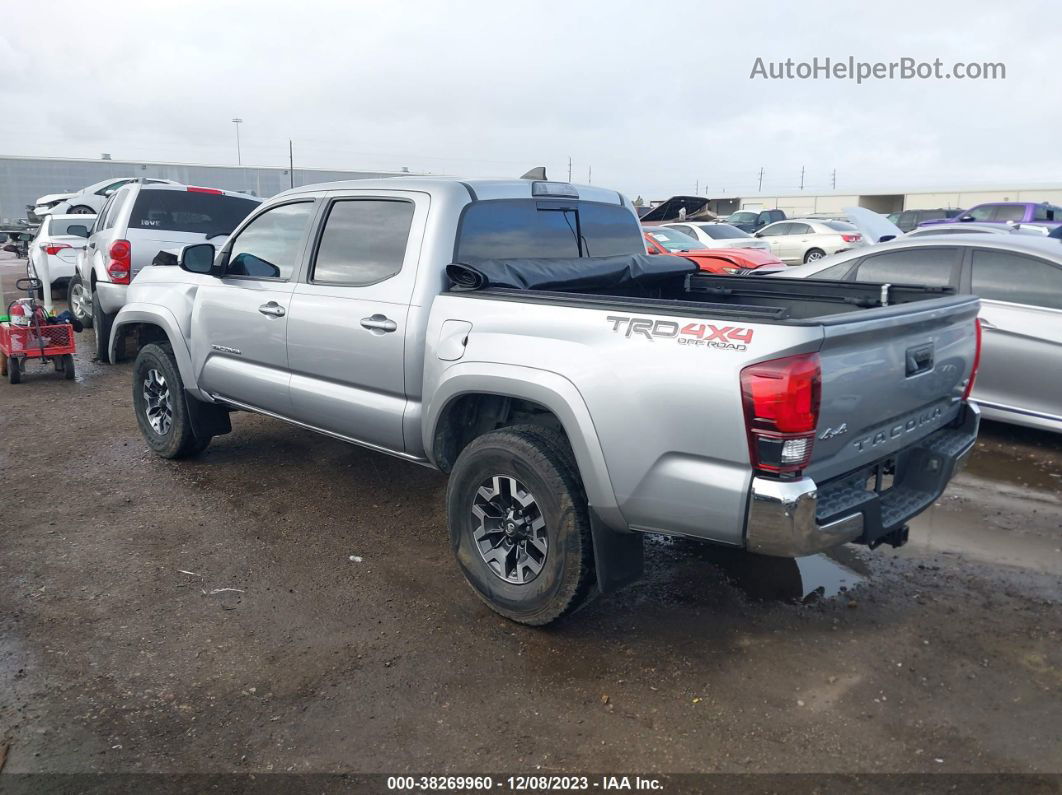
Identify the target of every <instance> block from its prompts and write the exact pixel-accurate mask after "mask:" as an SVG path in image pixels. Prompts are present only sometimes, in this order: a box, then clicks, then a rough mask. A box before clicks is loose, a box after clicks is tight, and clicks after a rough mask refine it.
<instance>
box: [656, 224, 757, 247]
mask: <svg viewBox="0 0 1062 795" xmlns="http://www.w3.org/2000/svg"><path fill="white" fill-rule="evenodd" d="M661 226H663V227H664V228H667V229H674V230H676V231H679V232H682V234H684V235H688V236H689V237H692V238H695V239H696V240H699V241H701V243H703V244H704V245H706V246H707V247H708V248H758V249H760V250H762V251H770V250H771V246H770V244H769V243H768V242H767V241H766V240H757V239H756V238H754V237H753V236H752V235H750V234H749V233H748V232H745V231H743V230H741V229H738V228H737V227H736V226H731V225H730V224H723V223H692V224H691V223H685V224H661Z"/></svg>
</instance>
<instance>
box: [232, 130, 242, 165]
mask: <svg viewBox="0 0 1062 795" xmlns="http://www.w3.org/2000/svg"><path fill="white" fill-rule="evenodd" d="M232 123H233V124H235V125H236V165H238V166H242V165H243V161H242V160H241V159H240V125H241V124H243V119H233V120H232Z"/></svg>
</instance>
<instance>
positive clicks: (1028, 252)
mask: <svg viewBox="0 0 1062 795" xmlns="http://www.w3.org/2000/svg"><path fill="white" fill-rule="evenodd" d="M785 275H786V276H794V277H797V278H810V279H840V280H844V281H856V282H859V281H868V282H890V283H894V284H924V285H930V286H932V287H937V288H940V287H950V288H952V289H954V290H956V291H958V292H959V293H962V294H965V295H976V296H978V297H979V298H980V299H981V329H982V331H983V334H984V348H983V349H982V351H981V369H980V371H979V374H978V376H977V385H976V386H975V388H974V391H973V398H974V400H976V401H977V402H978V403H979V404H980V405H981V407H982V408H983V409H984V415H985V417H987V418H990V419H994V420H1000V421H1002V422H1010V423H1014V424H1016V425H1027V426H1030V427H1033V428H1042V429H1045V430H1050V431H1055V432H1057V433H1062V241H1059V240H1056V239H1053V238H1049V237H1044V236H1042V235H1019V234H1011V235H993V234H971V235H949V236H947V237H941V238H933V237H923V236H916V237H912V236H906V237H904V238H901V239H899V240H896V241H893V242H890V243H883V244H881V245H880V246H876V247H875V248H873V249H868V250H866V251H865V252H864V251H849V252H847V253H845V254H840V255H838V256H836V257H831V258H830V259H829V260H824V261H822V262H820V263H816V265H815V266H814V267H810V268H800V269H798V270H797V271H793V272H789V273H787V274H785Z"/></svg>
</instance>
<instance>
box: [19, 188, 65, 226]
mask: <svg viewBox="0 0 1062 795" xmlns="http://www.w3.org/2000/svg"><path fill="white" fill-rule="evenodd" d="M73 195H74V194H73V193H48V194H45V195H44V196H41V197H40V198H39V199H37V201H36V202H34V203H33V204H27V205H26V220H27V221H29V222H30V223H31V224H39V223H40V222H41V221H43V220H44V217H45V216H46V215H48V214H49V213H51V211H52V209H53V208H54V207H55V206H56V205H58V204H59V203H61V202H65V201H66V200H67V199H69V198H70V197H71V196H73Z"/></svg>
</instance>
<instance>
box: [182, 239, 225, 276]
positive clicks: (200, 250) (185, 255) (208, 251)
mask: <svg viewBox="0 0 1062 795" xmlns="http://www.w3.org/2000/svg"><path fill="white" fill-rule="evenodd" d="M214 253H215V252H214V246H213V244H211V243H196V244H195V245H194V246H185V247H184V248H182V249H181V253H180V254H178V255H177V265H178V267H179V268H180V269H181V270H184V271H188V272H189V273H201V274H205V275H207V276H214V275H216V274H214V272H213V271H214Z"/></svg>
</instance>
